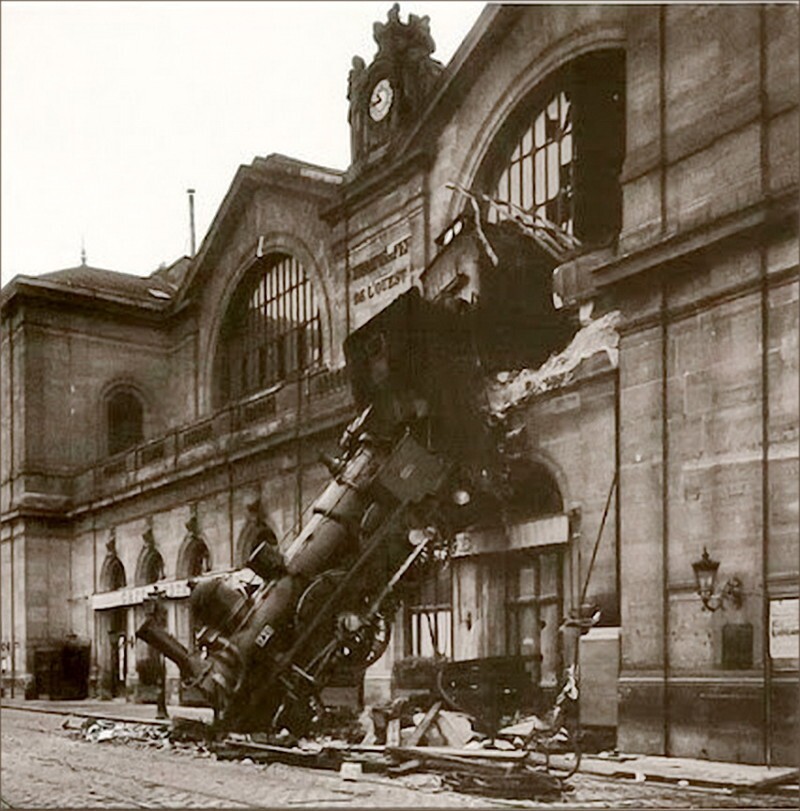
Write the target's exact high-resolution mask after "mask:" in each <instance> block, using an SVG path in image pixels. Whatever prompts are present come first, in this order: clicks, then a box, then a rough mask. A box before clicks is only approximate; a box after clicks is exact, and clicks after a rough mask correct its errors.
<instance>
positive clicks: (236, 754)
mask: <svg viewBox="0 0 800 811" xmlns="http://www.w3.org/2000/svg"><path fill="white" fill-rule="evenodd" d="M63 728H64V729H66V730H68V731H70V732H71V733H73V734H78V735H80V736H81V737H82V738H83V739H84V740H86V741H88V742H90V743H94V744H99V743H105V742H120V743H129V744H135V745H140V746H141V745H144V746H158V747H162V748H166V747H169V748H182V749H185V750H187V751H191V752H194V753H196V754H199V755H201V756H206V757H214V758H215V759H216V760H229V761H238V762H240V763H243V764H254V765H261V766H270V767H271V768H272V767H280V766H289V767H292V766H302V767H305V768H312V769H324V770H328V771H333V772H338V773H339V775H340V777H341V779H342V781H343V782H348V783H356V782H359V781H362V780H364V779H367V778H365V777H364V775H368V774H383V775H386V776H387V777H391V778H393V779H396V780H399V781H402V782H403V783H409V781H410V782H411V783H413V784H414V786H415V787H416V788H417V789H418V790H421V791H427V792H434V791H441V790H448V789H449V790H456V791H464V792H466V793H470V794H480V795H482V796H486V797H507V798H509V799H519V798H523V799H547V798H551V797H560V796H561V793H562V792H563V791H564V790H565V786H564V784H563V782H562V781H561V780H559V779H558V778H557V777H554V776H552V775H550V774H548V773H547V772H546V770H544V769H541V768H536V767H534V766H533V764H532V761H531V760H530V758H529V757H528V756H529V754H530V753H528V752H526V751H524V750H522V751H521V750H519V749H515V747H514V745H513V744H511V743H508V742H507V741H504V740H502V739H500V738H497V739H496V740H494V741H490V740H489V739H487V738H486V736H484V735H482V734H480V733H478V732H476V731H475V730H474V729H473V723H472V720H471V718H470V716H468V715H466V714H465V713H462V712H454V711H451V710H447V709H445V708H444V707H443V702H442V701H440V700H436V701H433V702H432V703H430V704H429V705H428V706H425V703H424V702H423V703H422V704H420V702H419V701H416V700H409V699H408V698H407V697H406V698H403V699H400V700H395V701H393V702H392V703H391V704H389V705H387V706H383V707H367V708H366V709H365V710H364V711H363V712H362V713H361V714H360V715H355V714H354V713H350V714H346V713H345V714H340V715H338V716H336V717H333V718H328V719H325V720H323V721H322V722H321V723H320V724H319V725H318V728H315V733H316V734H314V735H313V736H312V735H309V736H308V737H306V738H295V737H294V736H290V735H287V734H283V731H279V732H277V733H273V734H255V733H254V734H237V733H230V734H227V735H225V736H224V737H223V738H217V739H215V737H214V732H213V727H212V726H210V725H209V724H206V723H204V722H202V721H197V720H195V719H189V718H173V719H171V722H170V723H167V724H144V723H135V722H131V723H123V722H119V721H116V720H110V719H103V718H87V719H77V718H68V719H67V720H66V721H65V722H64V724H63Z"/></svg>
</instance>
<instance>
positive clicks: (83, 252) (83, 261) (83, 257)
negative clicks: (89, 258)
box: [81, 236, 86, 268]
mask: <svg viewBox="0 0 800 811" xmlns="http://www.w3.org/2000/svg"><path fill="white" fill-rule="evenodd" d="M81 267H82V268H85V267H86V243H85V242H84V241H83V236H81Z"/></svg>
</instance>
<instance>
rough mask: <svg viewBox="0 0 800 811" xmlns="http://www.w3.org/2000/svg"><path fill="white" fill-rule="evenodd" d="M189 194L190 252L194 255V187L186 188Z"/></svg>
mask: <svg viewBox="0 0 800 811" xmlns="http://www.w3.org/2000/svg"><path fill="white" fill-rule="evenodd" d="M186 193H187V194H188V195H189V235H190V237H191V254H190V256H194V250H195V248H194V189H187V190H186Z"/></svg>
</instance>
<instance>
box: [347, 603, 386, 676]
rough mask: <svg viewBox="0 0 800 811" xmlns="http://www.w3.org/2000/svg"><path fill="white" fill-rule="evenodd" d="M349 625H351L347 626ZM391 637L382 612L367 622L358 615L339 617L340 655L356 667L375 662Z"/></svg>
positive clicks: (366, 665) (364, 666)
mask: <svg viewBox="0 0 800 811" xmlns="http://www.w3.org/2000/svg"><path fill="white" fill-rule="evenodd" d="M351 617H353V618H354V620H355V621H353V620H352V619H351ZM351 625H352V626H353V627H348V626H351ZM391 637H392V626H391V625H390V624H389V622H387V620H386V617H384V616H383V615H382V614H376V615H375V616H374V617H373V618H372V620H371V621H369V622H365V621H364V620H363V619H362V617H360V616H358V615H347V614H343V615H341V616H340V617H339V638H340V640H341V643H340V645H339V652H340V655H341V656H342V658H343V659H344V660H345V661H347V662H352V663H353V664H354V665H355V666H356V667H359V668H366V667H369V666H370V665H372V664H374V663H375V662H377V661H378V659H380V658H381V656H383V654H384V652H385V651H386V648H387V647H388V645H389V640H390V639H391Z"/></svg>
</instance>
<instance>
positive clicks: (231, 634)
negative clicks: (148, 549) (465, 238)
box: [137, 268, 564, 733]
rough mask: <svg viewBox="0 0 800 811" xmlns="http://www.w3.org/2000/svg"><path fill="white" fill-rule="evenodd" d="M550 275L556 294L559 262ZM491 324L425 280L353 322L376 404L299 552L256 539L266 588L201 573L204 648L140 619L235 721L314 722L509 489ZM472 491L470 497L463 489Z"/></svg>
mask: <svg viewBox="0 0 800 811" xmlns="http://www.w3.org/2000/svg"><path fill="white" fill-rule="evenodd" d="M493 272H496V269H494V270H493ZM538 278H540V279H541V280H543V281H542V282H541V284H542V285H544V287H545V293H546V295H547V297H548V300H549V278H550V277H549V269H547V268H545V269H544V270H540V271H539V276H538ZM540 309H541V307H540ZM539 316H540V317H539V320H538V323H537V328H538V329H540V330H542V329H551V330H552V331H553V334H554V335H559V336H560V335H561V334H563V332H564V324H563V319H562V317H561V316H560V315H558V314H557V313H555V312H553V311H552V308H551V309H550V310H548V311H544V310H542V312H541V313H540V314H539ZM476 319H477V320H476ZM548 319H549V320H548ZM486 324H487V320H486V315H485V313H481V312H480V311H478V312H477V313H474V312H473V313H470V312H466V311H465V310H464V308H459V307H452V306H444V305H443V304H441V303H438V302H431V301H428V300H426V299H424V298H423V297H422V296H421V295H420V293H419V292H418V291H417V290H416V289H412V290H410V291H409V292H408V293H406V294H404V295H402V296H400V297H399V298H397V299H396V300H395V301H394V302H393V303H392V304H391V305H389V307H387V308H386V309H385V310H384V311H383V312H381V313H380V314H378V315H377V316H376V317H375V318H373V319H372V320H371V321H369V322H368V323H367V324H365V325H364V326H363V327H361V328H360V329H358V330H356V331H355V332H354V333H352V334H351V335H350V336H349V337H348V338H347V340H346V341H345V347H344V348H345V355H346V358H347V366H348V373H349V376H350V382H351V388H352V391H353V396H354V399H355V402H356V406H357V408H358V409H359V411H360V414H359V416H358V417H357V418H356V419H354V420H353V422H352V423H351V424H350V425H349V426H348V427H347V429H346V430H345V432H344V435H343V437H342V439H341V440H340V451H339V454H338V458H329V459H326V460H324V461H325V464H326V465H327V467H328V469H329V470H330V474H331V478H330V482H329V484H328V485H327V487H326V488H325V490H324V491H323V492H322V494H321V495H320V497H319V498H318V499H317V500H316V502H315V503H314V505H313V508H312V512H311V518H310V520H309V521H308V523H307V524H306V525H305V527H304V528H303V529H302V530H301V531H300V533H299V534H298V535H297V537H296V538H294V539H293V540H292V541H291V543H290V544H289V546H288V547H287V548H286V549H285V552H283V553H281V552H280V551H279V550H278V549H277V548H276V547H275V546H273V545H271V544H270V543H269V542H264V543H262V544H261V545H260V546H258V547H257V548H256V549H255V550H254V551H253V553H252V555H251V556H250V558H249V561H248V566H249V567H250V568H251V569H252V570H253V571H254V572H255V573H256V574H257V575H258V576H259V578H260V580H261V583H260V585H258V586H257V587H256V588H255V590H253V591H252V592H251V593H247V592H246V591H245V590H238V589H234V588H232V587H230V586H228V585H226V584H225V583H223V582H221V581H219V580H210V581H204V582H201V583H199V584H198V585H196V586H195V588H194V589H193V591H192V593H191V596H190V598H189V599H190V608H191V612H192V615H193V619H194V621H195V624H201V625H202V626H203V627H202V630H201V631H200V633H199V635H198V643H199V645H200V646H201V647H202V648H203V649H204V650H205V655H204V656H201V655H199V654H194V653H190V652H189V651H188V650H187V649H186V648H185V647H184V646H183V645H181V644H180V643H179V642H178V641H177V640H176V639H175V638H174V637H172V636H171V635H170V634H168V633H167V632H166V631H165V630H164V629H163V627H160V626H159V625H158V624H157V623H155V622H154V621H151V620H148V621H147V622H145V623H144V625H143V626H142V627H141V628H140V629H139V630H138V632H137V635H138V636H139V637H140V638H141V639H143V640H144V641H146V642H148V643H149V644H150V645H152V646H153V647H155V648H156V649H157V650H159V651H160V652H161V653H163V654H164V655H165V656H167V657H168V658H170V659H172V660H173V661H174V662H175V663H176V664H177V665H178V667H179V669H180V673H181V678H182V680H183V682H184V683H185V684H187V685H191V686H194V687H195V688H198V689H199V690H200V692H201V693H202V694H203V695H204V696H205V697H206V699H207V700H208V702H209V703H210V704H211V706H213V707H214V709H215V718H216V723H217V725H218V726H219V727H220V728H221V729H225V730H238V731H243V732H246V731H256V730H270V729H274V730H280V729H282V728H287V729H290V730H292V731H294V732H296V733H302V732H303V731H304V730H306V729H307V728H308V726H309V724H310V723H311V722H312V720H313V719H314V717H315V716H317V715H318V714H319V713H320V711H321V709H322V707H321V700H320V691H321V689H322V687H324V686H325V684H326V683H328V682H329V681H330V680H331V678H332V677H333V676H334V675H335V674H336V673H341V672H342V671H347V672H350V673H359V672H361V671H363V669H364V668H366V667H368V666H369V665H370V664H371V663H372V662H374V661H376V660H377V659H378V657H380V656H381V654H382V653H383V651H384V650H385V647H386V644H387V642H388V639H389V633H390V627H391V620H392V614H393V612H394V610H395V608H396V606H397V604H398V601H399V599H401V598H402V588H403V585H404V583H405V582H406V580H407V576H408V574H409V572H410V571H411V570H413V569H419V568H420V567H423V566H426V565H427V566H431V565H436V563H437V561H438V560H441V559H442V558H443V557H444V556H446V554H447V550H448V545H449V543H450V542H451V540H452V539H453V537H454V535H455V533H456V532H457V531H458V530H459V529H461V528H463V527H465V526H466V525H468V524H469V523H470V522H471V521H473V520H474V518H475V511H476V510H482V509H486V508H487V505H489V507H490V508H491V502H493V501H494V502H496V501H497V500H498V499H501V498H502V492H503V487H504V482H503V480H502V478H503V477H502V475H501V470H502V463H501V460H498V443H497V438H496V437H495V436H494V431H493V427H492V425H491V424H490V422H489V421H488V420H487V418H486V414H485V411H484V409H483V407H482V392H483V388H482V387H483V381H484V380H485V376H486V372H487V368H486V357H487V356H486V354H485V353H482V352H481V346H480V343H481V341H482V340H483V341H484V342H485V336H486ZM507 329H508V324H507V323H505V324H503V330H505V331H507ZM476 336H479V338H480V340H476ZM551 343H552V341H551ZM539 351H542V350H541V348H540V349H539ZM464 491H469V492H470V493H471V496H470V497H469V499H468V503H467V502H465V500H464V499H463V498H458V497H456V498H454V494H457V493H458V492H464Z"/></svg>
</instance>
